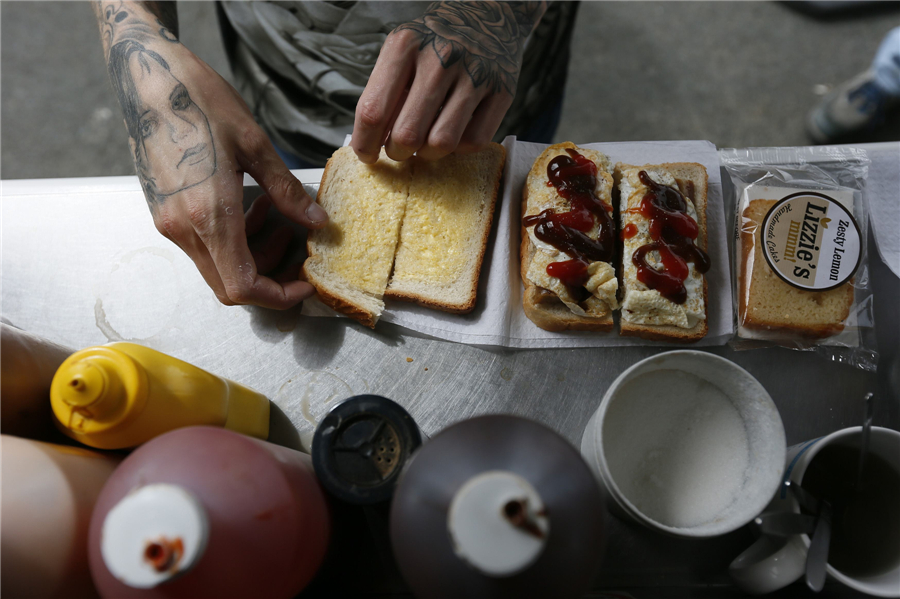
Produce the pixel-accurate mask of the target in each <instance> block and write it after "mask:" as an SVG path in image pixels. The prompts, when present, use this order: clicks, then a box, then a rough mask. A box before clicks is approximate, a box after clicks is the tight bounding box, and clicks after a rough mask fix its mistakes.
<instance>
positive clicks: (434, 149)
mask: <svg viewBox="0 0 900 599" xmlns="http://www.w3.org/2000/svg"><path fill="white" fill-rule="evenodd" d="M479 100H480V98H479V96H476V95H474V94H472V93H467V92H466V91H463V92H461V93H451V95H450V97H449V98H448V99H447V102H446V103H445V104H444V107H443V108H442V109H441V112H440V114H438V116H437V119H436V120H435V122H434V125H432V127H431V130H430V131H429V132H428V137H427V139H426V141H425V144H424V145H423V146H422V147H421V148H419V149H418V151H417V152H416V154H417V155H418V156H420V157H421V158H423V159H425V160H437V159H439V158H443V157H444V156H446V155H447V154H450V153H452V152H453V151H455V150H456V148H457V146H459V142H460V140H461V139H462V136H463V132H464V131H465V130H466V126H467V125H468V124H469V121H470V120H471V119H472V113H473V112H475V109H476V108H477V107H478V104H479ZM492 135H493V134H492Z"/></svg>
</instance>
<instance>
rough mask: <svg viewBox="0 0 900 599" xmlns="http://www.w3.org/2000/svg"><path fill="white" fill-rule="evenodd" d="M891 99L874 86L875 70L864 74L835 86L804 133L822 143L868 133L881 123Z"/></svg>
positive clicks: (810, 120) (817, 107)
mask: <svg viewBox="0 0 900 599" xmlns="http://www.w3.org/2000/svg"><path fill="white" fill-rule="evenodd" d="M890 100H891V98H890V96H889V95H888V94H887V93H886V92H885V91H884V90H883V89H881V88H880V87H878V85H877V84H876V83H875V73H874V71H871V70H870V71H866V72H865V73H861V74H859V75H857V76H856V77H854V78H853V79H851V80H849V81H847V82H845V83H842V84H841V85H839V86H837V87H836V88H835V89H834V90H832V91H831V92H830V93H829V94H828V95H826V96H825V97H824V98H823V99H822V101H821V102H819V105H818V106H816V107H815V108H813V110H812V111H811V112H810V113H809V117H808V118H807V123H806V124H807V132H808V133H809V136H810V137H811V138H812V139H813V141H815V142H816V143H820V144H824V143H830V142H834V141H838V140H846V138H847V137H848V136H849V135H852V134H854V133H863V132H866V131H871V130H872V129H874V128H875V127H877V126H878V125H879V124H880V123H882V122H884V114H885V111H886V109H887V105H888V103H889V101H890Z"/></svg>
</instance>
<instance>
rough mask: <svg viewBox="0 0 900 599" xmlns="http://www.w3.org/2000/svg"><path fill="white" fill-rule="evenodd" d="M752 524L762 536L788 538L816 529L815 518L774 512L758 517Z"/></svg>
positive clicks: (792, 513) (793, 513)
mask: <svg viewBox="0 0 900 599" xmlns="http://www.w3.org/2000/svg"><path fill="white" fill-rule="evenodd" d="M754 522H755V523H756V525H757V526H759V530H760V532H761V533H762V534H764V535H770V536H774V537H789V536H791V535H799V534H804V535H808V534H811V533H812V532H813V531H814V530H815V528H816V517H815V516H810V515H808V514H797V513H795V512H775V513H771V514H763V515H761V516H758V517H757V518H756V519H755V520H754Z"/></svg>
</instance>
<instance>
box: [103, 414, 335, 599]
mask: <svg viewBox="0 0 900 599" xmlns="http://www.w3.org/2000/svg"><path fill="white" fill-rule="evenodd" d="M330 529H331V527H330V520H329V514H328V508H327V506H326V502H325V497H324V494H323V493H322V490H321V487H320V486H319V483H318V482H317V481H316V479H315V474H314V472H313V468H312V464H311V462H310V458H309V456H307V455H306V454H302V453H299V452H297V451H293V450H291V449H286V448H284V447H279V446H277V445H272V444H270V443H266V442H264V441H259V440H257V439H252V438H250V437H246V436H244V435H241V434H239V433H235V432H233V431H229V430H225V429H220V428H212V427H188V428H182V429H178V430H175V431H172V432H170V433H166V434H164V435H161V436H159V437H157V438H155V439H153V440H152V441H150V442H148V443H146V444H145V445H143V446H141V447H140V448H139V449H137V450H136V451H135V452H134V453H132V454H131V455H130V456H129V457H128V458H127V459H126V460H125V461H124V462H122V465H121V466H120V467H119V468H118V469H117V470H116V472H115V473H114V474H113V476H112V477H111V478H110V479H109V481H108V482H107V484H106V486H105V487H104V488H103V491H102V492H101V494H100V497H99V499H98V500H97V505H96V507H95V509H94V513H93V516H92V519H91V529H90V534H89V554H90V564H91V573H92V575H93V577H94V582H95V583H96V585H97V589H98V590H99V591H100V594H101V595H102V596H104V597H115V598H116V599H119V598H122V599H124V598H126V597H139V598H142V599H146V598H151V597H167V598H180V597H184V598H188V597H189V598H192V599H193V598H199V597H216V598H219V597H260V598H261V597H273V598H288V597H292V596H294V595H296V594H297V593H299V592H300V590H302V589H303V588H304V587H305V586H306V584H307V583H308V582H309V581H310V580H311V579H312V578H313V576H314V575H315V573H316V571H317V570H318V568H319V566H320V565H321V563H322V560H323V559H324V556H325V552H326V549H327V546H328V539H329V535H330Z"/></svg>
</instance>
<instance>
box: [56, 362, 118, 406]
mask: <svg viewBox="0 0 900 599" xmlns="http://www.w3.org/2000/svg"><path fill="white" fill-rule="evenodd" d="M111 374H113V375H115V373H114V372H112V373H111ZM68 377H69V382H68V384H66V385H63V386H62V388H61V389H60V397H61V398H62V400H63V401H64V402H65V403H67V404H69V405H70V406H73V407H78V408H86V407H88V406H90V405H93V404H95V403H97V402H98V401H99V400H100V399H101V398H102V397H103V392H104V391H106V390H107V387H109V383H108V381H107V375H106V369H105V368H102V367H101V368H98V367H97V366H95V365H93V364H91V363H90V362H88V361H84V362H78V363H76V364H73V365H72V367H71V368H70V369H69V372H68Z"/></svg>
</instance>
